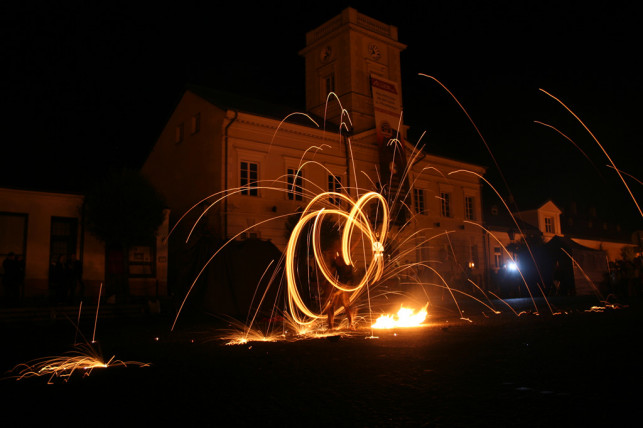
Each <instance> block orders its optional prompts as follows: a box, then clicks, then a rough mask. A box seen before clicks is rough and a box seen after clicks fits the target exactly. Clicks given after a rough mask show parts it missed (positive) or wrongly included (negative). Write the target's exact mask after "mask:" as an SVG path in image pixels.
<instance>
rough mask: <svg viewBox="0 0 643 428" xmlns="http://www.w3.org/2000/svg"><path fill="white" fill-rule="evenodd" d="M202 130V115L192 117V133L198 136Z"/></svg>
mask: <svg viewBox="0 0 643 428" xmlns="http://www.w3.org/2000/svg"><path fill="white" fill-rule="evenodd" d="M200 130H201V113H197V114H195V115H194V116H192V133H193V134H196V133H198V132H199V131H200Z"/></svg>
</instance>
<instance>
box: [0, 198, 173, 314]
mask: <svg viewBox="0 0 643 428" xmlns="http://www.w3.org/2000/svg"><path fill="white" fill-rule="evenodd" d="M83 199H84V198H83V196H82V195H80V194H70V193H52V192H40V191H31V190H18V189H8V188H0V259H2V260H3V261H4V260H5V259H6V258H7V257H8V255H9V254H10V253H13V254H15V255H16V256H19V257H20V258H22V259H23V261H24V282H23V283H22V284H21V287H20V291H19V293H20V297H21V298H22V299H27V300H30V301H43V302H46V301H47V300H48V299H50V298H55V296H54V295H53V294H55V290H54V288H55V284H53V282H54V281H55V279H54V275H55V268H54V267H55V265H56V263H57V262H58V261H59V260H60V259H61V258H70V257H74V258H75V259H77V260H78V261H79V262H80V263H81V264H82V281H83V284H84V290H81V289H80V287H77V289H76V295H77V296H79V295H80V293H81V292H82V293H83V295H84V296H85V297H96V296H98V291H99V287H100V284H101V283H103V282H104V281H105V274H106V265H107V260H106V254H105V246H104V244H103V243H102V242H100V241H99V240H98V239H97V238H95V237H94V236H92V235H91V234H90V233H88V232H87V231H86V230H85V228H84V221H83ZM167 228H168V213H167V212H166V220H165V222H164V224H163V225H162V226H161V228H160V233H159V236H158V238H157V240H156V242H155V243H154V244H153V245H149V244H146V245H143V246H138V247H132V248H131V249H130V253H129V255H128V259H127V261H128V264H127V265H128V268H129V272H128V276H129V283H130V293H131V295H133V296H150V297H151V296H156V293H157V292H159V293H161V295H162V294H163V293H164V292H165V290H166V288H167V246H166V245H165V244H164V243H163V241H162V237H163V236H166V235H167ZM0 274H2V275H4V271H3V270H2V266H1V265H0ZM2 292H3V293H4V289H3V291H2Z"/></svg>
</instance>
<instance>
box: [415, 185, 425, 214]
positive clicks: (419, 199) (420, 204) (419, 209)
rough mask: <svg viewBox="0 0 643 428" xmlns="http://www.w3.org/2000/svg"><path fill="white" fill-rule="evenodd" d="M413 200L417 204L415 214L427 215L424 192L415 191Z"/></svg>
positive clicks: (421, 190)
mask: <svg viewBox="0 0 643 428" xmlns="http://www.w3.org/2000/svg"><path fill="white" fill-rule="evenodd" d="M413 199H414V203H415V212H416V213H418V214H425V212H424V190H423V189H413Z"/></svg>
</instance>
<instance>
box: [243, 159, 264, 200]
mask: <svg viewBox="0 0 643 428" xmlns="http://www.w3.org/2000/svg"><path fill="white" fill-rule="evenodd" d="M239 176H240V178H241V180H240V183H239V185H240V187H241V188H242V190H241V194H242V195H249V196H259V189H258V187H257V186H258V184H257V181H258V179H259V165H258V164H257V163H255V162H245V161H243V162H241V168H240V171H239Z"/></svg>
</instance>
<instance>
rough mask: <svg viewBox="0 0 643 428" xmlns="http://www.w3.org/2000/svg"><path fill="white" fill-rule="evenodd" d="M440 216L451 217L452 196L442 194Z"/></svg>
mask: <svg viewBox="0 0 643 428" xmlns="http://www.w3.org/2000/svg"><path fill="white" fill-rule="evenodd" d="M440 214H442V217H451V194H450V193H445V192H442V193H440Z"/></svg>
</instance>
